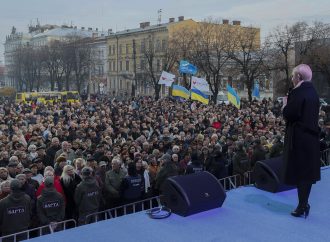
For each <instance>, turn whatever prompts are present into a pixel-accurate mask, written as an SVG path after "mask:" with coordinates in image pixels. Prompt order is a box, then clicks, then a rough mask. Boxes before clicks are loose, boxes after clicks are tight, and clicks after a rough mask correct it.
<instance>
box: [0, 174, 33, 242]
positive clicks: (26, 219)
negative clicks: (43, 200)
mask: <svg viewBox="0 0 330 242" xmlns="http://www.w3.org/2000/svg"><path fill="white" fill-rule="evenodd" d="M10 190H11V192H10V195H8V196H7V197H6V198H4V199H2V200H1V201H0V228H1V232H2V236H4V235H8V234H13V233H17V232H20V231H24V230H27V229H28V228H29V225H30V219H31V198H30V197H29V196H28V195H26V194H25V193H24V192H23V191H21V183H20V181H18V180H17V179H13V180H12V181H11V183H10ZM18 239H20V240H22V239H26V237H25V235H23V237H19V238H18Z"/></svg>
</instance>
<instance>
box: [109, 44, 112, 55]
mask: <svg viewBox="0 0 330 242" xmlns="http://www.w3.org/2000/svg"><path fill="white" fill-rule="evenodd" d="M111 50H112V47H111V46H109V55H112V52H111Z"/></svg>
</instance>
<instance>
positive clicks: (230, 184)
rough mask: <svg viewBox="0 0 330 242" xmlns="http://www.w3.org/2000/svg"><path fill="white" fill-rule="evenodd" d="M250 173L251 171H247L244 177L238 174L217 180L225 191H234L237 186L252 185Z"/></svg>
mask: <svg viewBox="0 0 330 242" xmlns="http://www.w3.org/2000/svg"><path fill="white" fill-rule="evenodd" d="M251 173H252V171H248V172H246V173H245V175H244V176H242V175H239V174H238V175H233V176H227V177H225V178H222V179H219V182H220V183H221V185H222V186H223V188H224V189H225V191H229V190H231V189H235V188H237V187H239V186H246V185H251V184H252V179H251Z"/></svg>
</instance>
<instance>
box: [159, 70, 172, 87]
mask: <svg viewBox="0 0 330 242" xmlns="http://www.w3.org/2000/svg"><path fill="white" fill-rule="evenodd" d="M174 78H175V75H173V74H171V73H168V72H166V71H163V72H162V75H161V76H160V78H159V82H158V84H165V86H167V87H170V86H171V85H172V82H174Z"/></svg>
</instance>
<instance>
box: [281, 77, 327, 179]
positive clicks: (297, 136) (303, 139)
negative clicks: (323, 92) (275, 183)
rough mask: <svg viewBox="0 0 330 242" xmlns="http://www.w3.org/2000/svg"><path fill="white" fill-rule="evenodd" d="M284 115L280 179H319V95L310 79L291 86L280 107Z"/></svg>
mask: <svg viewBox="0 0 330 242" xmlns="http://www.w3.org/2000/svg"><path fill="white" fill-rule="evenodd" d="M283 116H284V118H285V119H286V122H287V126H286V133H285V140H284V153H283V155H284V167H283V177H282V178H283V182H284V183H285V184H288V185H297V184H299V183H303V182H307V183H315V182H316V181H318V180H320V166H321V164H320V142H319V127H318V119H319V97H318V95H317V93H316V91H315V89H314V87H313V84H312V83H311V82H303V83H302V84H301V85H300V86H299V87H297V88H295V89H293V90H292V91H291V93H290V94H289V97H288V103H287V105H286V106H285V108H284V109H283Z"/></svg>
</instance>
